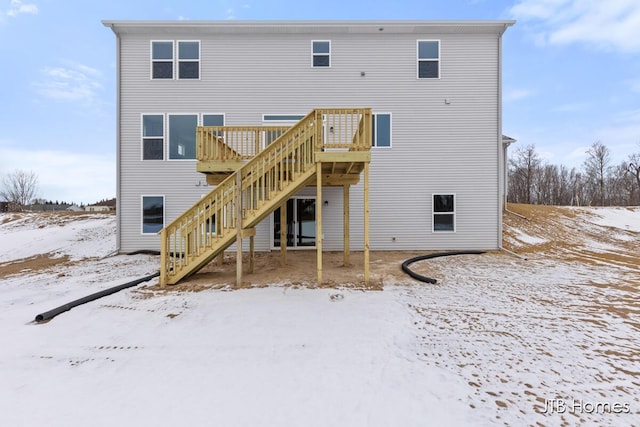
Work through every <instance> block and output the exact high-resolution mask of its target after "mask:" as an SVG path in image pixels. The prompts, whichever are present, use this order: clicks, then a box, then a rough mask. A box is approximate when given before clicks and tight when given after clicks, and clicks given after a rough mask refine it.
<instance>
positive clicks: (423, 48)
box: [416, 40, 440, 79]
mask: <svg viewBox="0 0 640 427" xmlns="http://www.w3.org/2000/svg"><path fill="white" fill-rule="evenodd" d="M416 51H417V52H416V53H417V57H418V66H417V73H418V78H419V79H439V78H440V40H418V42H417V49H416Z"/></svg>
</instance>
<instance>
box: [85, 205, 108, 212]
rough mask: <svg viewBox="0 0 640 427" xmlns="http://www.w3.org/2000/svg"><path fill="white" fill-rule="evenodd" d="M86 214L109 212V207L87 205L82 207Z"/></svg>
mask: <svg viewBox="0 0 640 427" xmlns="http://www.w3.org/2000/svg"><path fill="white" fill-rule="evenodd" d="M84 210H85V211H87V212H109V211H110V210H111V207H109V206H103V205H87V206H85V207H84Z"/></svg>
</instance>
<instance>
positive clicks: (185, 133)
mask: <svg viewBox="0 0 640 427" xmlns="http://www.w3.org/2000/svg"><path fill="white" fill-rule="evenodd" d="M167 116H168V119H167V122H168V131H167V135H168V137H169V138H168V139H169V141H168V142H169V144H168V146H169V160H195V158H196V127H197V126H198V114H186V113H179V114H168V115H167Z"/></svg>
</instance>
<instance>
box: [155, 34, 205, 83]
mask: <svg viewBox="0 0 640 427" xmlns="http://www.w3.org/2000/svg"><path fill="white" fill-rule="evenodd" d="M151 79H152V80H174V79H178V80H199V79H200V41H199V40H178V41H173V40H152V41H151Z"/></svg>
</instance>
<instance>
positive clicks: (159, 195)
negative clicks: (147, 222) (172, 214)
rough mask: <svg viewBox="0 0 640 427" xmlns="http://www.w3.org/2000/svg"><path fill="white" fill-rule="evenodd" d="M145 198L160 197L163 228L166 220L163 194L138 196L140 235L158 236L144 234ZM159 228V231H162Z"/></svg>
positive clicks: (154, 233)
mask: <svg viewBox="0 0 640 427" xmlns="http://www.w3.org/2000/svg"><path fill="white" fill-rule="evenodd" d="M145 197H162V228H164V226H165V224H166V219H167V203H166V198H165V195H164V194H141V195H140V235H142V236H152V235H156V234H158V233H157V232H152V233H145V232H144V198H145ZM162 228H161V229H162Z"/></svg>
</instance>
